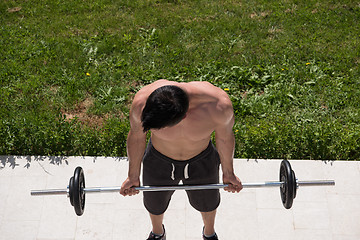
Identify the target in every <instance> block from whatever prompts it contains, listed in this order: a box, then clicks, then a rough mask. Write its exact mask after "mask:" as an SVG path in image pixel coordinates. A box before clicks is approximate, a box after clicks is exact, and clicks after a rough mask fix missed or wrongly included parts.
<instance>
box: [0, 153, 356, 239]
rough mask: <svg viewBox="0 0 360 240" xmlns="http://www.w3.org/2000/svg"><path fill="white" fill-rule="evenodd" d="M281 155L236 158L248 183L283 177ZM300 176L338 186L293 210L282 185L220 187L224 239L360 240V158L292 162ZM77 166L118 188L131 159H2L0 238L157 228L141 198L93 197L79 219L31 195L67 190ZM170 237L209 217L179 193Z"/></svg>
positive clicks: (60, 200)
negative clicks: (234, 191) (282, 196)
mask: <svg viewBox="0 0 360 240" xmlns="http://www.w3.org/2000/svg"><path fill="white" fill-rule="evenodd" d="M280 162H281V160H246V159H236V160H235V161H234V168H235V171H236V174H237V175H238V176H239V177H240V179H241V180H242V181H243V182H261V181H278V174H279V166H280ZM290 162H291V165H292V168H293V170H294V171H295V173H296V176H297V178H298V179H299V180H318V179H334V180H335V181H336V185H335V186H327V187H303V188H299V189H298V194H297V197H296V199H295V200H294V204H293V207H292V208H291V209H290V210H286V209H285V208H283V206H282V203H281V200H280V194H279V190H278V189H277V188H266V189H264V188H262V189H244V190H243V191H242V192H241V193H240V194H231V193H227V192H224V191H223V190H221V197H222V202H221V205H220V207H219V209H218V215H217V219H216V231H217V233H218V236H219V238H220V239H222V240H230V239H236V240H240V239H249V240H258V239H259V240H264V239H266V240H268V239H277V240H281V239H284V240H285V239H286V240H289V239H295V240H300V239H304V240H305V239H312V240H317V239H318V240H322V239H324V240H325V239H326V240H331V239H332V240H340V239H341V240H357V239H360V204H359V203H360V162H348V161H326V162H323V161H309V160H306V161H302V160H291V161H290ZM76 166H82V167H83V169H84V172H85V179H86V186H87V187H96V186H118V185H121V183H122V182H123V180H124V179H125V178H126V176H127V169H128V162H127V160H126V158H106V157H36V156H31V157H30V156H27V157H26V156H25V157H21V156H0V182H1V184H0V233H1V234H0V239H3V240H12V239H14V240H15V239H16V240H19V239H21V240H26V239H31V240H33V239H39V240H53V239H57V240H70V239H76V240H80V239H102V240H105V239H114V240H117V239H136V240H137V239H146V238H147V236H148V234H149V231H150V230H151V224H150V220H149V218H148V214H147V212H146V210H145V209H144V207H143V204H142V195H141V194H139V195H137V196H133V197H123V196H121V195H119V194H116V193H101V194H99V193H98V194H87V195H86V207H85V212H84V215H83V216H81V217H77V216H76V215H75V212H74V209H73V207H72V206H71V205H70V202H69V199H68V198H67V197H66V196H65V195H61V196H45V197H43V196H30V191H31V190H35V189H47V188H66V187H67V185H68V182H69V179H70V177H71V176H72V175H73V172H74V169H75V167H76ZM164 223H165V227H166V231H167V239H168V240H195V239H198V240H200V239H201V231H202V220H201V216H200V214H199V213H198V212H196V211H195V210H194V209H193V208H192V207H191V206H190V205H189V203H188V200H187V196H186V193H185V192H184V191H177V192H176V193H175V194H174V196H173V198H172V201H171V203H170V206H169V209H168V211H167V212H166V215H165V220H164Z"/></svg>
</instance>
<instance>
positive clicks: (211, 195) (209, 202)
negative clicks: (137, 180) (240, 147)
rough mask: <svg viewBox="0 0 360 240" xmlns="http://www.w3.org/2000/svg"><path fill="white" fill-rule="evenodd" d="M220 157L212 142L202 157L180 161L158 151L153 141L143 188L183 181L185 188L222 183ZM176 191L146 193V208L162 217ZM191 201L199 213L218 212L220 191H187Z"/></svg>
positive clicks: (146, 155)
mask: <svg viewBox="0 0 360 240" xmlns="http://www.w3.org/2000/svg"><path fill="white" fill-rule="evenodd" d="M219 166H220V157H219V154H218V152H217V150H216V148H215V147H214V145H213V144H212V143H211V142H210V143H209V146H208V147H207V148H206V149H205V150H204V151H203V152H201V153H200V154H199V155H197V156H195V157H193V158H191V159H189V160H186V161H177V160H173V159H171V158H168V157H167V156H165V155H163V154H161V153H160V152H158V151H157V150H156V149H155V148H154V147H153V145H152V143H151V140H150V141H149V143H148V146H147V148H146V151H145V154H144V158H143V185H146V186H174V185H178V184H179V182H180V180H181V181H182V182H183V184H185V185H202V184H216V183H219ZM173 193H174V191H157V192H146V191H144V192H143V194H144V205H145V208H146V209H147V210H148V211H149V212H150V213H151V214H154V215H160V214H162V213H164V212H165V211H166V209H167V208H168V206H169V203H170V200H171V196H172V194H173ZM186 193H187V195H188V198H189V202H190V204H191V206H193V207H194V208H195V209H196V210H198V211H200V212H210V211H213V210H215V209H216V208H217V207H218V206H219V204H220V192H219V189H210V190H191V191H186Z"/></svg>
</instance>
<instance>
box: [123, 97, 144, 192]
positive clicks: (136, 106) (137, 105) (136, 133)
mask: <svg viewBox="0 0 360 240" xmlns="http://www.w3.org/2000/svg"><path fill="white" fill-rule="evenodd" d="M141 111H142V102H141V100H137V98H136V97H135V99H134V102H133V104H132V106H131V109H130V131H129V134H128V137H127V155H128V159H129V172H128V178H127V179H126V180H125V181H124V183H123V184H122V186H121V189H120V194H121V195H123V196H127V195H129V196H131V195H134V194H137V193H139V191H136V190H134V189H132V188H131V187H134V186H139V185H140V170H141V161H142V157H143V156H144V152H145V148H146V133H144V132H143V128H142V124H141Z"/></svg>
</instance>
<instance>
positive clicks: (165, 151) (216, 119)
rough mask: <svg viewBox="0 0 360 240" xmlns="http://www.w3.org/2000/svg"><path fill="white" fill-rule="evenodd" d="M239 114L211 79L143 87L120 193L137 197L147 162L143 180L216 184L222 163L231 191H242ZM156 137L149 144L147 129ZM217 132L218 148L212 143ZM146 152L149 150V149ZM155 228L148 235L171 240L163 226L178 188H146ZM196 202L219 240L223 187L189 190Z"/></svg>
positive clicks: (208, 232)
mask: <svg viewBox="0 0 360 240" xmlns="http://www.w3.org/2000/svg"><path fill="white" fill-rule="evenodd" d="M233 125H234V113H233V107H232V103H231V100H230V99H229V97H228V95H227V94H226V93H225V92H224V91H223V90H221V89H220V88H217V87H215V86H213V85H212V84H210V83H208V82H189V83H178V82H171V81H167V80H158V81H156V82H154V83H152V84H150V85H147V86H145V87H144V88H142V89H141V90H140V91H139V92H138V93H137V94H136V95H135V98H134V100H133V103H132V106H131V109H130V127H131V128H130V132H129V135H128V138H127V151H128V157H129V172H128V178H127V179H126V180H125V181H124V183H123V184H122V186H121V190H120V194H122V195H123V196H132V195H135V194H138V193H139V191H136V190H134V189H133V188H132V187H134V186H139V185H140V179H139V176H140V169H141V163H142V162H143V185H153V186H161V185H163V186H165V185H177V184H178V183H179V181H180V180H181V181H182V182H183V183H184V184H189V185H191V184H193V185H200V184H214V183H218V182H219V165H220V164H221V167H222V172H223V182H224V183H227V184H229V187H227V188H225V190H226V191H228V192H233V193H235V192H239V191H240V190H241V189H242V184H241V181H240V180H239V178H238V177H237V176H236V175H235V174H234V169H233V154H234V147H235V138H234V134H233V131H232V128H233ZM148 130H151V139H150V141H149V143H148V144H147V146H146V132H147V131H148ZM214 131H215V139H216V148H215V147H214V145H213V144H212V143H211V134H212V133H213V132H214ZM144 153H145V154H144ZM143 194H144V205H145V207H146V209H147V210H148V211H149V214H150V219H151V222H152V227H153V228H152V232H151V233H150V236H149V238H148V240H151V239H166V235H165V228H164V226H163V217H164V212H165V211H166V209H167V207H168V204H169V202H170V199H171V195H172V194H173V191H169V192H159V191H158V192H144V193H143ZM187 194H188V198H189V202H190V204H191V205H192V206H193V207H194V208H195V209H196V210H198V211H199V212H200V213H201V215H202V219H203V222H204V228H203V239H213V240H216V239H218V238H217V236H216V233H215V229H214V223H215V215H216V209H217V207H218V206H219V204H220V193H219V190H195V191H187Z"/></svg>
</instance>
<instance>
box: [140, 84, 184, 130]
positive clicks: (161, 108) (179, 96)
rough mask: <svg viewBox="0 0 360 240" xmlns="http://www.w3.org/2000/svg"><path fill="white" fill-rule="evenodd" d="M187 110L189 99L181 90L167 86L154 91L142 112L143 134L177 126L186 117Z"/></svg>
mask: <svg viewBox="0 0 360 240" xmlns="http://www.w3.org/2000/svg"><path fill="white" fill-rule="evenodd" d="M188 108H189V97H188V95H187V93H186V92H185V91H184V90H182V89H181V88H179V87H177V86H173V85H167V86H163V87H160V88H158V89H156V90H155V91H153V92H152V93H151V94H150V96H149V98H148V99H147V101H146V105H145V107H144V109H143V111H142V115H141V122H142V125H143V129H144V132H146V131H148V130H150V129H161V128H164V127H171V126H174V125H176V124H178V123H179V122H180V121H181V120H182V119H184V117H185V116H186V112H187V110H188Z"/></svg>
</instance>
